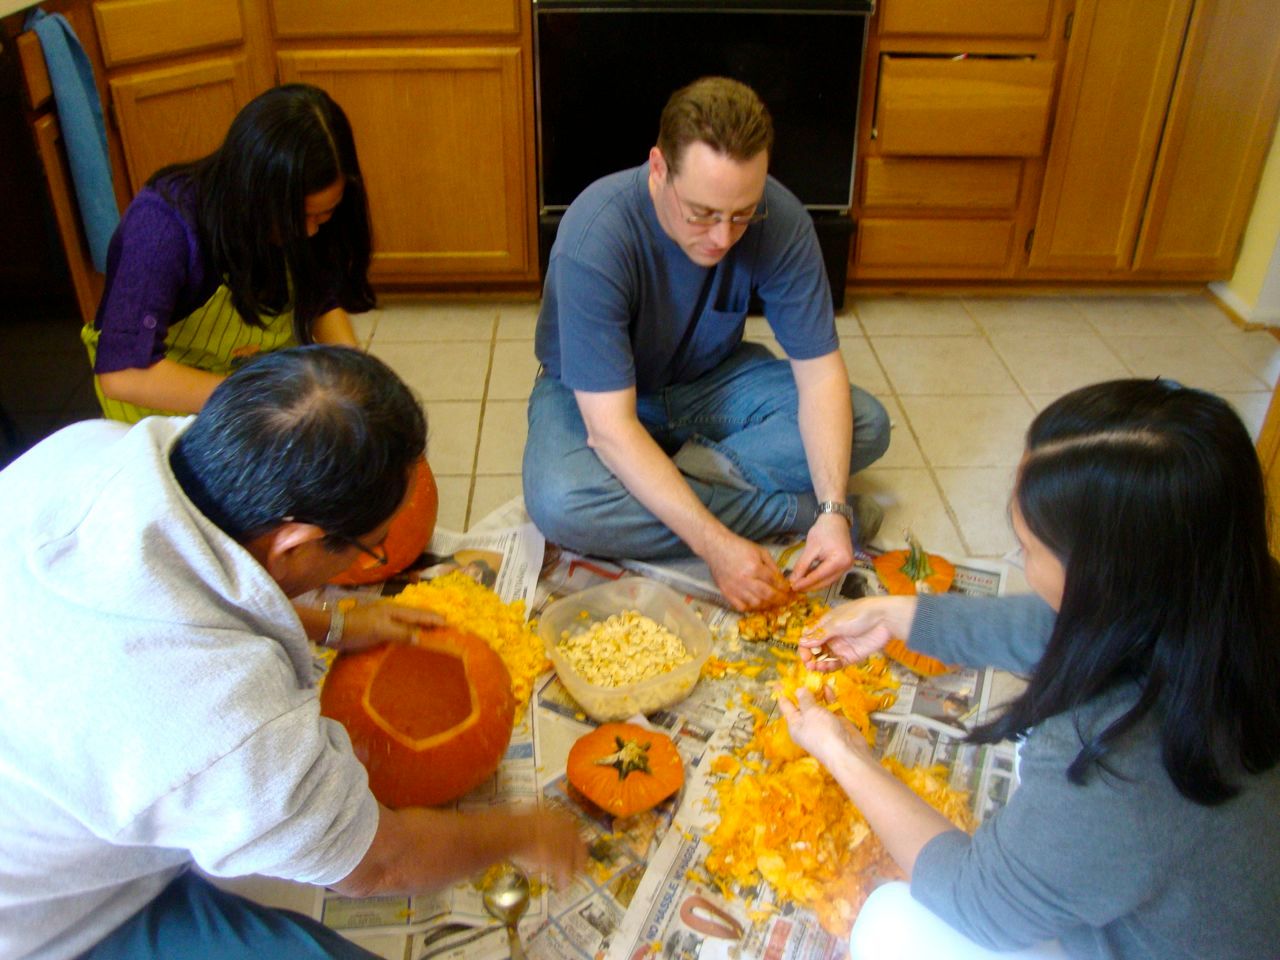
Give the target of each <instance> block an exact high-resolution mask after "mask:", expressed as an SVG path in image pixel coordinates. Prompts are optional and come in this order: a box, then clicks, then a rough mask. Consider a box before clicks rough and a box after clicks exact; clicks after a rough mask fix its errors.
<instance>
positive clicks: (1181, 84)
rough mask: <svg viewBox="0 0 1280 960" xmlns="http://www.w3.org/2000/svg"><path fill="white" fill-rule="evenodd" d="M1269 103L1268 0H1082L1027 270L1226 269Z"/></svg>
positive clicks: (1154, 273)
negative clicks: (1159, 0)
mask: <svg viewBox="0 0 1280 960" xmlns="http://www.w3.org/2000/svg"><path fill="white" fill-rule="evenodd" d="M1277 109H1280V20H1277V18H1276V17H1275V12H1274V5H1273V3H1272V2H1270V0H1196V2H1192V0H1165V2H1162V3H1153V2H1151V0H1080V3H1079V5H1078V6H1077V9H1076V16H1075V29H1074V33H1073V36H1072V39H1071V45H1070V51H1069V53H1068V56H1067V61H1066V70H1065V75H1064V78H1063V85H1062V94H1061V97H1060V101H1059V107H1058V113H1057V122H1056V125H1055V129H1054V133H1053V144H1052V147H1051V149H1050V154H1049V161H1048V165H1047V168H1046V172H1045V179H1044V188H1043V192H1042V197H1041V203H1040V210H1039V215H1038V217H1037V220H1036V224H1035V234H1034V237H1033V242H1032V244H1031V246H1030V257H1029V262H1028V271H1027V272H1028V275H1031V276H1043V277H1064V278H1070V279H1081V278H1097V279H1108V280H1110V279H1121V280H1124V279H1147V280H1177V279H1187V280H1207V279H1214V278H1221V277H1226V276H1229V275H1230V273H1231V270H1232V267H1233V265H1234V262H1235V257H1236V253H1237V247H1238V244H1239V241H1240V237H1241V235H1242V233H1243V230H1244V226H1245V222H1246V220H1247V218H1248V214H1249V211H1250V209H1251V207H1252V205H1253V197H1254V191H1255V189H1256V186H1257V180H1258V176H1259V173H1260V170H1261V165H1262V162H1263V158H1264V157H1265V154H1266V150H1267V147H1268V145H1269V144H1270V140H1271V135H1272V131H1273V129H1274V126H1275V119H1276V113H1277Z"/></svg>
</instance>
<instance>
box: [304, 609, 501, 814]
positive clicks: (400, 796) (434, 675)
mask: <svg viewBox="0 0 1280 960" xmlns="http://www.w3.org/2000/svg"><path fill="white" fill-rule="evenodd" d="M515 706H516V702H515V697H514V696H513V695H512V692H511V677H510V675H509V674H508V673H507V668H506V666H505V665H504V664H503V662H502V658H501V657H499V656H498V654H496V653H495V652H494V651H493V650H492V649H491V648H490V646H489V645H488V644H487V643H485V642H484V641H483V640H482V639H480V638H479V637H477V636H474V635H473V634H469V633H464V632H463V631H461V630H454V629H452V628H448V627H444V628H440V629H436V630H425V631H419V632H418V634H417V636H416V638H415V642H414V644H413V645H412V646H398V645H397V646H392V645H387V646H382V647H376V648H374V649H372V650H363V651H360V652H358V653H351V654H342V655H341V656H339V657H338V658H337V659H336V660H335V661H334V663H333V666H332V667H331V668H330V670H329V675H328V676H327V677H326V678H325V682H324V688H323V689H322V690H321V692H320V712H321V713H323V714H324V715H325V716H326V717H331V718H333V719H334V720H337V721H338V722H339V723H341V724H342V725H343V726H344V727H346V729H347V733H348V735H349V736H350V737H351V745H352V747H353V749H354V751H355V755H356V757H357V758H358V759H359V760H360V762H361V763H363V764H364V766H365V769H366V770H367V771H368V772H369V789H371V790H372V791H373V795H374V796H375V797H377V798H378V800H380V801H381V802H382V803H384V804H386V805H387V806H388V807H410V806H437V805H439V804H442V803H447V802H449V801H450V800H456V799H457V798H458V797H460V796H462V795H463V794H465V793H468V792H470V791H471V790H473V789H475V788H476V787H478V786H479V785H480V784H481V783H483V782H484V781H485V780H487V779H488V778H489V777H490V776H492V774H493V772H494V771H495V770H496V769H497V768H498V764H499V763H500V762H501V761H502V757H503V754H505V753H506V750H507V744H508V743H510V741H511V726H512V721H513V719H514V717H515Z"/></svg>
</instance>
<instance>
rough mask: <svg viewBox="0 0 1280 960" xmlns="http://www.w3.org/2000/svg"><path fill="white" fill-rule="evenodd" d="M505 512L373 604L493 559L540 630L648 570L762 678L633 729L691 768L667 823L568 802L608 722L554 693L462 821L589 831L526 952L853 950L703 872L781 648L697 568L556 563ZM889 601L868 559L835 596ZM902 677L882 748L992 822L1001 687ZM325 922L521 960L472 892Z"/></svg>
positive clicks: (429, 950) (442, 541) (574, 558)
mask: <svg viewBox="0 0 1280 960" xmlns="http://www.w3.org/2000/svg"><path fill="white" fill-rule="evenodd" d="M499 514H500V515H501V516H500V520H503V521H506V522H508V524H509V525H507V526H499V527H495V526H493V524H492V523H486V524H485V525H483V526H484V527H485V529H481V530H473V531H471V532H470V533H468V534H466V535H461V534H456V533H450V532H448V531H438V532H437V534H436V536H435V537H434V538H433V539H432V543H431V546H430V548H429V550H428V552H427V554H424V557H423V560H422V562H421V563H419V564H415V569H414V570H412V571H409V572H408V573H407V574H406V575H404V576H402V577H401V578H400V579H399V580H398V581H391V582H390V583H389V584H387V585H385V586H383V587H381V588H366V590H372V592H375V593H377V592H381V593H384V594H393V593H396V592H398V591H399V590H400V589H403V586H404V584H405V582H413V581H414V580H421V579H430V578H431V577H432V576H436V575H439V574H440V573H443V572H447V571H449V570H453V569H459V568H462V569H466V570H467V572H468V573H470V574H471V575H473V576H476V577H477V578H478V579H479V578H482V577H489V576H490V573H489V571H488V570H486V569H483V568H481V567H480V566H479V565H478V564H476V563H475V562H474V561H475V560H476V559H477V557H476V554H477V552H487V553H491V554H496V555H497V557H496V558H495V557H490V556H482V557H480V559H482V560H484V561H485V564H486V566H488V567H489V568H490V569H492V570H493V575H494V579H493V580H492V583H493V585H494V587H495V589H496V590H497V591H498V593H499V595H500V596H501V597H502V598H503V599H504V600H506V601H510V600H512V599H515V598H517V597H519V598H523V599H525V601H526V608H527V609H528V610H529V611H530V616H532V617H537V615H538V614H539V613H540V612H541V611H542V610H543V609H545V607H546V606H547V605H548V604H549V603H551V602H552V601H554V600H556V599H559V598H561V597H564V596H569V595H571V594H574V593H576V592H578V591H580V590H583V589H586V588H588V587H591V586H595V585H596V584H599V583H602V582H605V581H608V580H616V579H618V578H620V577H623V576H632V575H637V574H639V575H644V576H649V577H651V578H653V579H657V580H660V581H662V582H665V583H667V584H668V585H670V586H672V587H673V588H674V589H676V590H677V592H679V593H682V594H683V595H684V596H685V598H686V602H688V603H689V604H690V605H691V606H692V607H693V608H694V609H695V610H696V611H697V612H698V613H699V614H700V615H701V616H702V618H703V619H704V621H705V622H706V623H707V624H708V625H709V626H710V627H711V629H712V632H713V634H714V635H715V636H716V637H717V645H716V651H715V655H716V656H717V657H720V658H722V659H726V660H735V659H736V660H743V661H749V662H751V663H755V664H760V663H763V664H765V667H764V669H763V670H762V671H761V672H760V673H759V674H758V676H756V677H754V678H750V679H747V678H745V677H744V676H742V675H732V674H731V675H729V676H726V677H724V678H721V679H708V678H705V677H704V678H703V679H702V680H701V681H700V682H699V683H698V685H697V686H696V687H695V688H694V690H693V692H692V693H691V694H690V696H689V697H688V698H687V699H685V700H684V701H682V702H681V703H680V704H678V705H676V706H675V707H673V708H671V709H669V710H665V711H660V712H658V713H655V714H653V715H651V716H649V717H648V718H636V719H637V721H639V722H644V723H647V724H649V725H651V726H653V727H654V728H655V729H659V730H662V731H663V732H665V733H666V734H667V735H669V736H670V737H671V738H672V740H673V741H674V742H675V744H676V747H677V749H678V750H679V751H680V753H681V755H682V757H683V758H684V760H685V769H686V782H685V785H684V787H683V789H682V790H681V792H680V793H679V794H677V795H676V796H675V797H673V798H670V799H669V800H667V801H666V802H664V803H662V804H660V805H659V806H658V807H657V808H655V809H654V810H651V811H648V812H647V813H644V814H640V815H637V816H635V817H632V818H629V819H628V820H626V821H623V822H619V823H617V824H615V823H614V822H613V821H612V819H611V818H610V817H608V816H607V815H604V814H601V813H600V812H599V811H592V810H588V809H587V808H586V807H584V806H583V805H582V804H581V803H579V802H577V801H576V800H575V799H573V798H571V797H570V794H569V788H568V787H567V785H566V781H565V760H566V757H567V755H568V751H569V748H570V746H572V744H573V742H574V741H575V740H576V739H577V738H578V737H579V736H581V735H582V734H583V733H585V732H587V731H588V730H590V729H591V728H592V726H593V723H592V721H590V720H589V719H588V718H587V717H586V716H585V714H583V713H582V711H581V709H580V708H579V707H578V705H577V704H576V703H575V702H574V700H573V698H572V697H571V696H570V695H569V693H568V691H567V690H566V689H565V688H564V686H563V685H562V684H561V683H560V682H559V681H558V680H557V679H556V678H555V676H554V675H552V674H547V675H545V676H544V677H543V678H542V679H541V681H540V682H539V684H538V687H537V689H536V691H535V696H534V700H533V703H531V708H530V710H529V711H528V712H527V714H526V720H525V721H524V723H523V725H522V728H521V729H518V730H517V731H516V732H515V734H514V736H513V737H512V742H511V747H510V749H509V750H508V753H507V756H506V758H505V759H504V760H503V763H502V765H501V767H500V769H499V771H498V773H497V774H496V775H495V777H494V778H493V779H492V780H491V781H490V782H489V783H488V784H486V785H485V786H484V787H483V788H481V789H480V790H478V791H476V792H475V793H473V794H471V795H469V796H467V797H466V798H464V799H463V800H462V801H460V802H459V803H458V804H457V808H458V809H459V810H468V809H475V808H477V807H482V806H486V805H491V804H511V803H534V802H541V803H543V804H546V805H550V806H555V807H559V808H562V809H564V810H566V811H567V812H569V813H570V814H571V815H572V816H574V817H576V818H577V820H578V823H579V832H580V835H581V836H582V838H583V839H584V841H585V842H586V844H587V846H588V849H589V852H590V866H589V869H588V870H587V872H586V873H585V874H583V875H582V876H580V877H578V878H577V879H576V880H575V881H574V882H573V884H572V885H570V886H569V887H568V888H567V889H556V890H551V889H546V888H543V889H541V890H540V892H539V893H538V895H537V896H535V899H534V903H533V904H532V905H531V908H530V911H529V913H528V914H527V915H526V917H525V919H524V920H523V921H522V922H521V925H520V932H521V935H522V937H523V939H524V942H525V944H526V946H527V949H528V954H529V956H530V957H534V958H565V960H568V958H573V960H640V958H643V957H658V956H662V957H679V958H717V957H729V956H733V957H735V958H743V960H752V958H761V960H763V958H769V960H790V958H796V960H800V958H803V960H810V958H812V960H826V958H834V957H838V956H842V955H843V953H844V943H843V941H841V940H839V939H838V938H836V937H833V936H831V935H830V934H828V933H826V932H825V931H824V930H822V928H821V927H820V926H819V924H818V922H817V919H816V917H815V916H814V915H813V914H812V913H811V912H810V911H807V910H804V909H799V908H796V907H794V906H793V905H790V904H781V903H778V902H776V898H775V895H774V892H773V891H772V890H771V888H770V887H769V885H768V884H767V883H763V882H761V883H760V884H757V885H756V886H754V887H752V888H750V889H743V890H737V891H736V894H737V896H736V897H735V898H734V899H732V900H729V901H726V898H725V897H723V896H722V895H721V893H720V892H719V890H717V889H715V888H712V887H708V886H706V885H705V884H704V883H701V882H699V880H698V879H696V878H697V877H699V876H700V875H702V873H703V871H702V870H701V869H698V868H700V867H701V864H702V863H703V862H704V860H705V858H706V855H707V852H708V849H707V847H706V844H705V842H704V839H703V838H704V837H705V835H706V834H707V833H708V832H709V831H710V830H711V829H712V828H713V827H714V826H715V824H716V822H717V820H718V814H717V811H716V809H715V803H716V792H715V789H714V784H715V780H716V777H715V776H714V775H712V774H711V772H710V767H711V762H710V761H711V759H712V758H713V757H714V756H716V755H718V754H720V753H724V752H729V751H732V750H734V749H736V748H739V747H741V746H742V745H743V744H745V743H746V742H748V741H749V740H750V738H751V733H752V728H753V718H752V716H751V714H750V713H749V711H748V710H747V709H746V708H745V707H744V706H743V704H742V698H743V695H744V694H746V695H749V696H750V697H751V699H752V701H753V702H754V704H755V705H756V706H757V707H759V708H760V709H763V710H765V711H766V713H768V712H770V711H772V710H774V709H776V707H775V706H774V705H773V703H772V700H771V699H770V698H769V696H768V687H769V684H770V682H771V681H772V680H773V679H775V678H776V669H775V665H776V659H775V658H774V657H772V656H771V655H769V653H768V650H767V647H764V646H762V645H758V644H750V643H745V642H742V641H739V640H738V639H737V620H738V614H737V613H736V612H735V611H733V610H732V609H730V608H729V606H728V604H727V603H726V602H725V600H724V598H723V597H722V596H721V595H720V593H719V591H718V590H717V589H716V587H715V584H714V582H713V581H712V580H711V578H710V576H709V574H708V573H707V570H706V567H705V566H703V565H701V564H699V563H696V562H682V563H674V564H663V565H653V564H637V563H628V564H627V565H626V567H623V566H622V565H620V564H617V563H613V562H610V561H602V560H599V559H595V558H589V557H582V556H578V555H576V554H573V553H570V552H567V551H565V552H562V551H560V550H559V549H558V548H556V547H549V548H547V550H546V555H545V556H544V544H543V541H542V538H541V536H540V535H538V533H537V531H536V529H535V528H533V526H532V525H531V524H528V523H520V522H519V521H520V519H521V518H522V517H523V511H522V509H520V506H519V504H518V502H517V503H516V504H515V505H514V506H512V508H511V509H510V510H508V511H506V512H505V513H504V512H503V511H499ZM492 519H493V518H491V520H492ZM766 546H768V547H769V549H770V550H771V551H772V552H773V554H774V556H775V557H776V558H777V559H778V560H779V562H780V566H783V567H784V568H785V567H786V565H787V561H788V560H789V558H790V557H792V556H794V555H795V554H796V553H797V552H798V548H797V545H796V544H795V543H788V542H782V541H778V542H775V543H772V544H766ZM468 564H470V565H471V566H470V567H469V568H468ZM952 589H953V590H954V591H956V592H962V593H968V594H974V595H985V596H994V595H998V594H1000V593H1002V592H1003V589H1004V568H1003V565H1000V564H991V563H987V562H979V561H965V562H962V563H959V564H957V576H956V583H955V585H954V586H953V588H952ZM879 590H880V587H879V581H878V580H877V578H876V577H875V574H874V567H873V566H872V565H871V561H870V557H865V556H864V557H861V558H860V559H859V561H858V562H857V564H856V565H855V567H854V569H852V570H851V571H850V572H849V573H848V574H847V575H846V576H845V577H843V578H842V579H841V580H840V581H838V582H837V583H836V584H834V585H833V586H832V587H830V588H829V589H828V590H827V591H825V592H824V594H823V595H822V599H824V600H825V601H826V602H828V603H831V604H835V603H839V602H841V601H842V600H844V599H851V598H855V597H859V596H864V595H867V594H871V593H876V592H879ZM894 669H895V673H896V675H897V678H898V679H899V680H900V681H901V683H902V685H901V687H900V688H899V691H898V699H897V701H896V702H895V703H894V704H893V705H892V706H891V707H890V708H889V709H888V710H886V711H884V712H883V713H878V714H875V715H874V716H873V719H874V720H875V722H876V723H877V725H878V726H879V728H880V735H879V736H878V737H877V743H878V745H879V746H878V749H880V750H882V751H884V752H886V753H888V754H890V755H892V756H895V757H897V758H898V759H899V760H901V761H902V762H903V763H904V764H906V765H908V766H912V765H916V764H919V763H930V764H932V763H942V764H944V765H946V766H947V767H948V768H949V769H950V770H951V782H952V784H953V786H956V787H958V788H962V789H966V790H970V791H972V796H973V805H974V812H975V814H976V815H977V816H978V817H979V818H982V817H985V816H987V815H989V814H990V813H991V812H993V811H994V810H997V809H999V808H1000V807H1001V806H1003V804H1004V803H1005V801H1006V800H1007V799H1008V796H1009V794H1010V792H1011V790H1012V789H1013V787H1014V770H1013V755H1012V749H1011V746H1010V745H1008V744H1001V745H998V746H995V747H974V746H969V745H965V744H961V743H959V742H958V738H959V737H962V736H963V735H964V732H965V730H966V729H967V728H968V727H970V726H972V725H973V724H974V723H975V722H978V721H979V720H981V719H982V718H983V717H984V716H985V715H986V713H987V711H988V710H989V709H990V707H991V705H992V703H993V699H992V698H993V690H994V689H995V687H996V686H998V684H996V683H994V682H993V680H995V679H996V677H995V675H994V673H993V671H990V670H987V671H974V670H963V671H954V672H951V673H948V674H944V675H942V676H940V677H933V678H921V677H917V676H915V675H914V674H911V673H909V672H907V671H905V670H900V671H899V670H898V669H897V668H896V667H895V668H894ZM315 915H316V916H318V917H321V918H322V919H323V921H324V922H325V923H326V924H328V925H329V926H331V927H333V928H335V929H338V930H341V931H343V932H344V933H346V934H348V935H353V934H354V935H355V938H356V939H358V940H360V942H362V943H366V944H368V943H371V942H372V941H369V940H367V939H366V937H367V936H368V935H384V934H392V933H396V932H398V933H400V934H402V935H403V936H404V944H405V945H404V947H403V949H402V950H401V949H398V948H397V947H396V946H394V943H393V946H391V947H389V948H386V949H384V950H382V951H380V952H381V953H382V955H384V956H387V957H389V958H400V957H404V958H408V960H427V958H433V960H434V958H441V960H455V958H456V960H462V958H477V960H489V958H493V960H500V958H504V957H506V956H507V955H508V948H507V942H506V936H505V933H504V931H503V929H502V927H501V926H499V925H497V924H496V923H495V922H494V921H492V920H490V919H489V918H488V917H487V916H486V915H485V913H484V910H483V907H482V905H481V901H480V893H479V891H478V890H476V889H475V888H474V886H473V885H471V884H470V883H466V884H459V885H458V886H455V887H453V888H451V889H449V890H445V891H441V892H439V893H437V894H434V895H431V896H426V897H380V898H369V899H363V900H353V899H349V898H345V897H339V896H337V895H335V894H332V893H326V894H324V895H323V896H322V898H321V902H320V904H318V906H317V909H316V911H315ZM762 917H763V918H765V919H761V918H762Z"/></svg>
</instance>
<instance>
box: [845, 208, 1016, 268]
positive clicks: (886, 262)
mask: <svg viewBox="0 0 1280 960" xmlns="http://www.w3.org/2000/svg"><path fill="white" fill-rule="evenodd" d="M1012 240H1013V221H1011V220H905V219H903V220H899V219H879V218H873V217H868V218H867V219H864V220H862V221H861V222H860V223H859V224H858V250H857V258H858V261H857V262H858V264H859V265H860V266H863V267H920V266H927V267H930V268H953V267H966V268H985V269H987V270H990V269H992V268H1002V267H1004V266H1005V265H1006V264H1007V263H1008V262H1009V255H1010V252H1011V248H1012Z"/></svg>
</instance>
